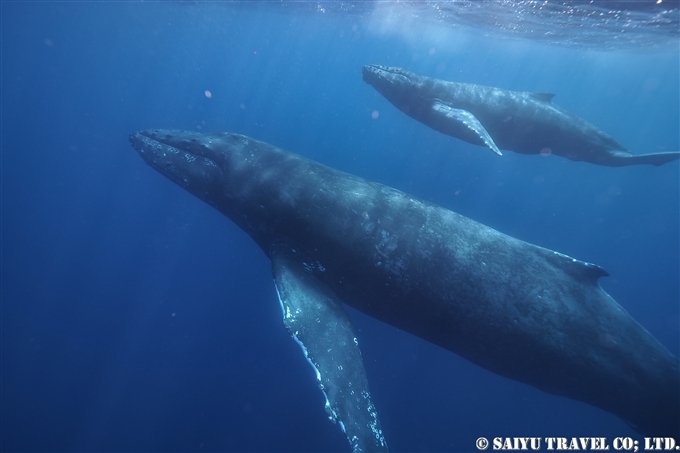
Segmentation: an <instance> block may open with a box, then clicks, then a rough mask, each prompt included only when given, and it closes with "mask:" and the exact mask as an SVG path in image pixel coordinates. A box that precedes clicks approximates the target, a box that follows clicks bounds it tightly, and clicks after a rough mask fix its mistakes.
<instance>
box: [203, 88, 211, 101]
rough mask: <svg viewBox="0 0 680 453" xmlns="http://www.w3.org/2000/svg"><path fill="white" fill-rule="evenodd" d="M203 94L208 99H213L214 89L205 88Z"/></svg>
mask: <svg viewBox="0 0 680 453" xmlns="http://www.w3.org/2000/svg"><path fill="white" fill-rule="evenodd" d="M203 95H204V96H205V97H206V98H208V99H212V91H210V90H205V91H204V92H203Z"/></svg>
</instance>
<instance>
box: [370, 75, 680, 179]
mask: <svg viewBox="0 0 680 453" xmlns="http://www.w3.org/2000/svg"><path fill="white" fill-rule="evenodd" d="M363 79H364V80H365V81H366V82H368V83H369V84H370V85H372V86H373V87H374V88H375V89H376V90H378V91H379V92H380V93H381V94H382V95H383V96H385V97H386V98H387V99H388V100H389V101H390V102H391V103H392V104H394V105H395V106H396V107H397V108H399V110H401V111H403V112H404V113H406V114H407V115H409V116H411V117H412V118H415V119H416V120H418V121H420V122H422V123H424V124H426V125H427V126H430V127H431V128H433V129H435V130H438V131H439V132H442V133H444V134H447V135H451V136H453V137H456V138H459V139H461V140H464V141H466V142H468V143H472V144H475V145H482V146H485V147H487V148H489V149H490V150H492V151H493V152H494V153H496V154H498V155H500V154H501V151H500V150H501V149H507V150H510V151H515V152H518V153H523V154H556V155H558V156H562V157H566V158H568V159H571V160H581V161H586V162H591V163H593V164H599V165H606V166H609V167H620V166H624V165H639V164H651V165H662V164H665V163H667V162H671V161H674V160H676V159H678V158H680V152H666V153H654V154H638V155H635V154H631V153H629V152H628V151H626V149H625V148H624V147H623V146H622V145H620V144H619V143H618V142H617V141H616V140H614V139H613V138H612V137H610V136H609V135H607V134H606V133H604V132H602V131H601V130H599V129H598V128H596V127H595V126H593V125H592V124H590V123H588V122H587V121H585V120H583V119H581V118H579V117H577V116H574V115H571V114H569V113H567V112H565V111H564V110H562V109H560V108H558V107H557V106H555V105H554V104H553V103H552V102H551V101H552V98H553V97H554V95H553V94H549V93H531V92H522V91H509V90H503V89H500V88H495V87H488V86H483V85H474V84H469V83H457V82H448V81H445V80H438V79H433V78H431V77H425V76H421V75H418V74H414V73H412V72H409V71H405V70H403V69H400V68H392V67H386V66H380V65H366V66H364V68H363Z"/></svg>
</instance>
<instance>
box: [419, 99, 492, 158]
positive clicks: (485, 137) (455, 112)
mask: <svg viewBox="0 0 680 453" xmlns="http://www.w3.org/2000/svg"><path fill="white" fill-rule="evenodd" d="M432 110H433V111H434V112H435V114H436V115H440V116H444V117H445V118H446V119H448V120H453V121H456V122H457V123H459V124H462V125H463V126H465V127H466V128H468V129H469V130H470V131H472V132H474V133H475V135H476V136H477V137H479V139H480V140H481V141H482V143H484V145H486V146H487V147H488V148H489V149H490V150H491V151H493V152H494V153H496V154H498V155H499V156H502V155H503V153H501V150H500V149H498V146H496V143H495V142H494V141H493V138H491V135H490V134H489V132H487V130H486V129H485V128H484V126H483V125H482V123H481V122H480V121H479V120H478V119H477V117H476V116H474V115H473V114H472V113H470V112H468V111H467V110H463V109H457V108H454V107H451V106H450V105H447V104H445V103H443V102H441V101H435V102H434V104H432Z"/></svg>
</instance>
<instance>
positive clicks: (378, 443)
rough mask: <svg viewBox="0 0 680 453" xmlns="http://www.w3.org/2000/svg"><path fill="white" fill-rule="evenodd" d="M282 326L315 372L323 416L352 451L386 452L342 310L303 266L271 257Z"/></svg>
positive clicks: (356, 345)
mask: <svg viewBox="0 0 680 453" xmlns="http://www.w3.org/2000/svg"><path fill="white" fill-rule="evenodd" d="M272 265H273V272H274V281H275V283H276V291H277V294H278V297H279V301H280V303H281V309H282V310H283V322H284V324H285V326H286V328H287V329H288V331H289V332H290V333H291V335H292V336H293V338H294V339H295V340H296V341H297V342H298V344H299V345H300V347H301V348H302V351H303V352H304V354H305V357H306V358H307V360H308V361H309V363H310V364H311V365H312V367H313V368H314V371H315V372H316V378H317V380H318V382H319V386H320V387H321V390H322V391H323V393H324V395H325V397H326V412H327V413H328V415H329V417H330V419H331V420H332V421H334V422H337V423H338V425H340V428H341V429H342V430H343V431H344V433H345V434H346V436H347V440H348V441H349V443H350V444H351V446H352V451H354V452H363V451H387V444H386V443H385V439H384V437H383V434H382V430H381V428H380V423H379V422H378V414H377V412H376V410H375V407H374V406H373V403H372V402H371V396H370V393H369V391H368V380H367V379H366V372H365V370H364V364H363V360H362V358H361V351H360V350H359V346H358V341H357V338H356V336H355V334H354V331H353V329H352V325H351V324H350V320H349V318H348V317H347V314H346V313H345V311H344V309H343V307H342V304H341V303H340V301H338V300H337V299H336V297H335V296H334V295H333V294H332V293H331V292H330V291H329V290H328V289H327V288H326V287H325V285H323V284H322V283H321V282H319V281H318V280H317V279H316V278H315V277H314V276H313V275H312V274H311V273H309V272H308V271H307V270H306V269H305V267H304V266H303V265H302V263H298V262H296V261H295V260H294V259H292V258H290V257H287V256H284V255H283V254H279V255H274V256H272Z"/></svg>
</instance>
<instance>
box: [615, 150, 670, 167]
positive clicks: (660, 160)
mask: <svg viewBox="0 0 680 453" xmlns="http://www.w3.org/2000/svg"><path fill="white" fill-rule="evenodd" d="M678 159H680V151H672V152H665V153H650V154H630V153H624V152H615V153H612V154H610V155H609V156H608V158H607V161H608V162H607V165H610V166H612V167H623V166H626V165H656V166H659V165H663V164H667V163H669V162H673V161H674V160H678Z"/></svg>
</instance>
